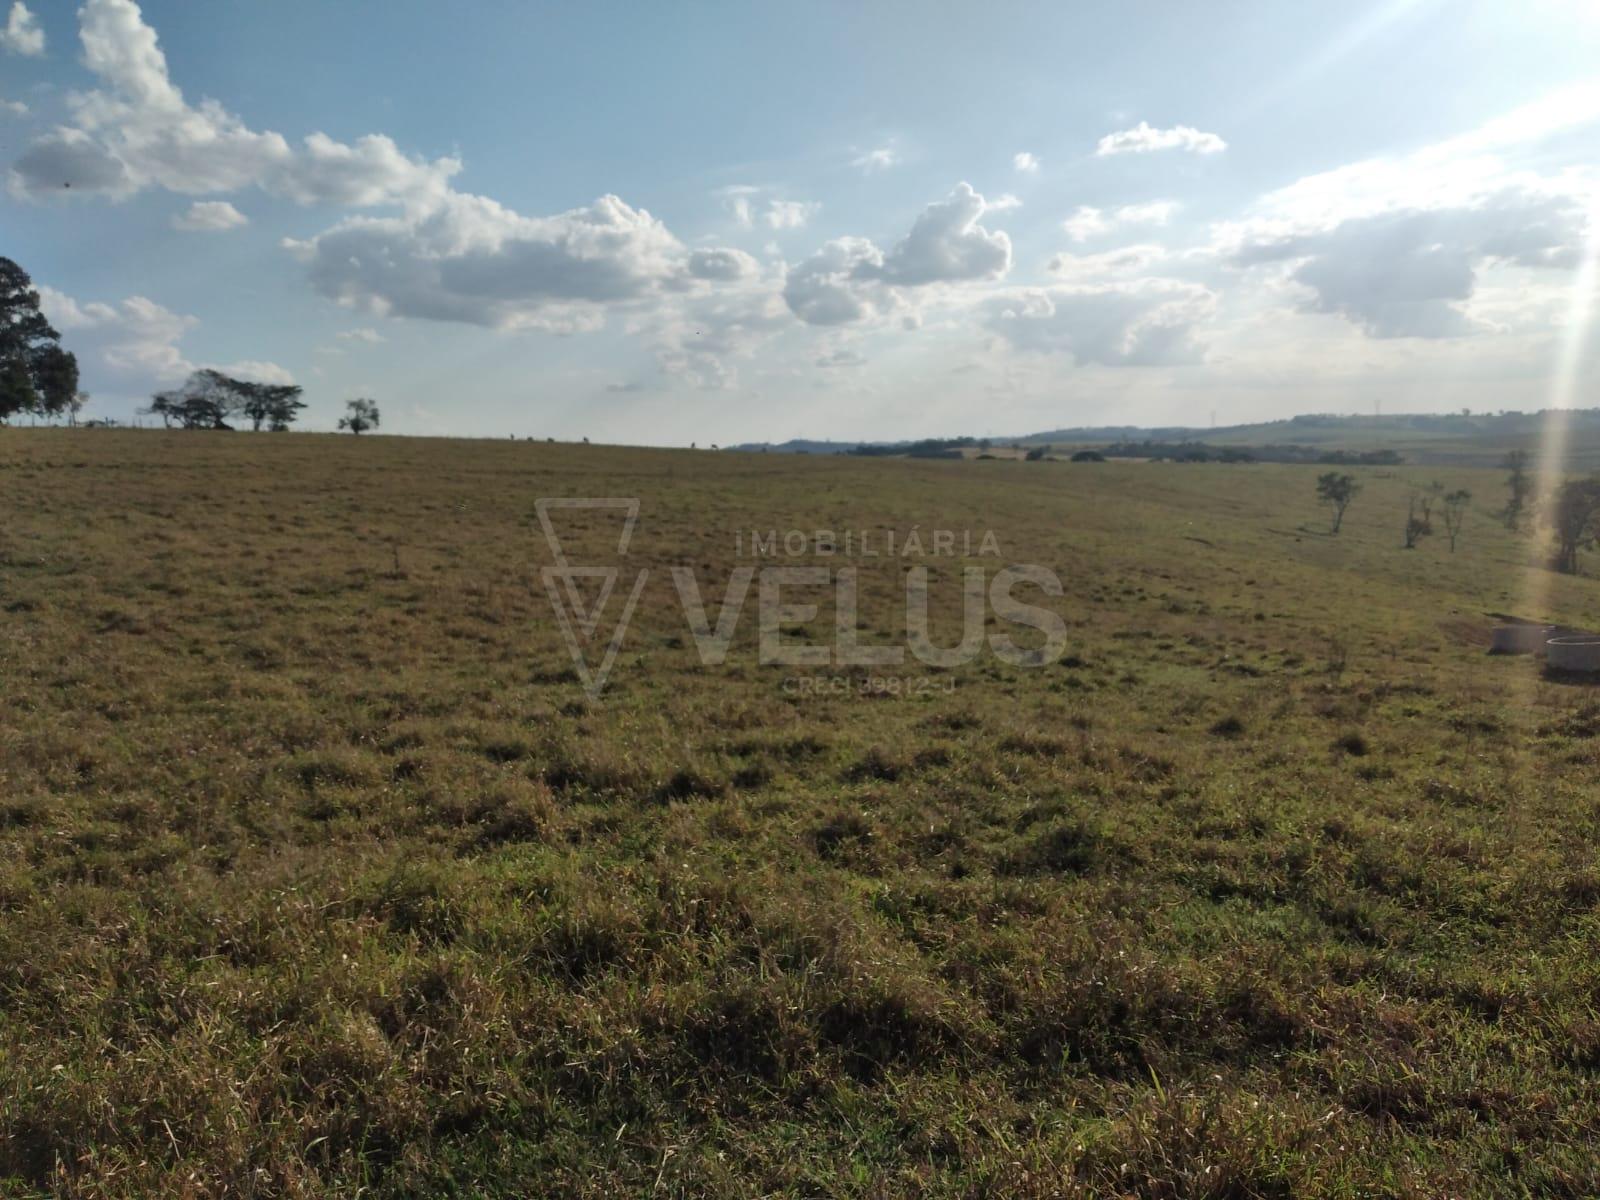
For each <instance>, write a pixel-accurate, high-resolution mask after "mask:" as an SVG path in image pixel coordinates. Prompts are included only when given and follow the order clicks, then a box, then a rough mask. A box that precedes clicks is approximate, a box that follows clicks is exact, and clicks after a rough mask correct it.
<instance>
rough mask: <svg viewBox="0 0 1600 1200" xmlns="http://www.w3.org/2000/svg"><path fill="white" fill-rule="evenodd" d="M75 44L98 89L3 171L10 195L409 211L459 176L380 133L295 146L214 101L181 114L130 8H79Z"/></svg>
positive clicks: (450, 165) (152, 39)
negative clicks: (242, 193) (238, 199)
mask: <svg viewBox="0 0 1600 1200" xmlns="http://www.w3.org/2000/svg"><path fill="white" fill-rule="evenodd" d="M13 15H15V10H13ZM79 35H80V38H81V40H82V43H83V61H84V65H85V66H86V67H88V69H89V70H90V71H91V72H93V73H94V75H95V76H96V77H97V78H98V79H99V81H100V84H101V86H100V87H99V88H97V89H95V90H92V91H88V92H82V93H73V94H72V95H70V96H69V98H68V110H69V112H70V114H71V118H72V119H71V122H70V123H69V124H65V125H61V126H58V127H57V128H56V129H54V130H52V131H51V132H50V133H47V134H45V135H44V136H43V137H41V138H39V139H38V140H36V141H35V142H34V143H33V144H32V145H31V146H30V147H29V148H28V149H27V150H26V151H25V152H24V153H23V155H22V156H21V157H20V158H19V159H18V160H17V161H16V162H15V163H14V164H13V165H12V168H11V172H10V188H11V191H12V193H13V194H14V195H17V196H23V197H30V198H35V199H37V198H42V197H45V196H52V195H60V194H63V193H64V192H66V191H67V190H69V189H70V190H71V191H73V192H74V193H77V194H83V193H85V192H88V193H103V194H107V195H111V196H114V197H120V196H127V195H132V194H133V193H135V192H138V191H141V190H144V189H146V188H164V189H166V190H168V191H173V192H178V193H181V194H185V195H206V194H216V193H223V192H234V191H239V190H241V189H243V188H247V187H260V188H263V189H265V190H266V191H269V192H271V193H273V194H275V195H281V196H286V197H288V198H290V199H292V200H294V201H296V202H298V203H302V204H315V203H329V204H345V205H375V204H391V203H395V204H399V203H418V202H425V201H427V200H429V199H433V198H437V197H438V196H440V195H442V194H443V193H444V192H445V191H446V190H447V188H448V181H449V179H450V177H451V176H452V175H454V174H455V173H456V172H457V171H458V170H460V166H461V164H460V163H459V162H458V161H457V160H455V159H451V158H441V159H438V160H436V161H433V162H427V161H425V160H422V159H415V158H410V157H408V156H406V155H404V154H402V153H401V152H400V150H399V149H398V147H396V145H395V144H394V142H393V141H392V140H391V139H389V138H388V137H385V136H384V135H382V134H369V135H367V136H365V137H362V138H358V139H357V140H356V141H355V142H354V143H349V144H347V143H342V142H337V141H335V140H334V139H332V138H330V137H328V136H326V135H325V134H322V133H312V134H311V135H310V136H308V137H306V138H305V139H303V141H302V142H301V144H300V145H299V146H293V145H291V144H290V143H289V141H288V140H287V139H286V138H284V137H283V135H282V134H278V133H273V132H271V131H257V130H253V129H250V128H249V127H248V126H247V125H245V123H244V122H243V121H241V120H240V119H239V118H238V117H236V116H234V115H233V114H231V113H229V112H228V111H227V110H226V109H224V108H223V107H222V105H221V104H219V103H218V102H217V101H215V100H202V101H200V102H199V103H198V104H191V103H190V102H189V101H188V100H187V99H185V97H184V95H183V92H182V91H181V90H180V89H179V88H178V87H177V86H176V85H175V84H174V83H173V82H172V79H171V77H170V75H169V73H168V70H167V60H166V56H165V55H164V54H163V53H162V51H161V47H160V45H159V44H158V42H157V40H156V34H155V30H154V29H152V28H151V27H150V26H149V25H147V24H145V22H144V17H143V14H142V13H141V11H140V9H139V6H138V5H137V4H136V3H134V2H133V0H87V2H86V3H85V4H84V6H83V8H82V9H81V10H80V12H79Z"/></svg>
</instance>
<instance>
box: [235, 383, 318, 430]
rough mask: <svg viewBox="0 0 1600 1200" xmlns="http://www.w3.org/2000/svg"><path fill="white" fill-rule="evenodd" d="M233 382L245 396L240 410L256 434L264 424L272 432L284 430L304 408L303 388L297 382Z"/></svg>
mask: <svg viewBox="0 0 1600 1200" xmlns="http://www.w3.org/2000/svg"><path fill="white" fill-rule="evenodd" d="M233 382H234V383H235V384H236V385H237V388H238V390H239V392H240V394H241V395H242V397H243V399H242V401H241V403H240V405H239V411H240V412H241V413H243V414H244V415H245V416H246V417H248V418H249V419H250V423H251V428H252V429H254V430H255V431H256V432H257V433H259V432H260V431H261V427H262V426H263V425H265V426H266V427H267V428H268V429H269V430H270V431H271V432H273V433H282V432H284V431H285V430H286V429H288V428H289V426H291V425H293V424H294V422H295V418H297V417H298V416H299V415H300V410H301V409H303V408H305V405H304V404H303V403H302V402H301V400H300V395H301V392H302V389H301V388H299V387H298V386H296V385H294V384H284V383H244V382H242V381H238V380H235V381H233Z"/></svg>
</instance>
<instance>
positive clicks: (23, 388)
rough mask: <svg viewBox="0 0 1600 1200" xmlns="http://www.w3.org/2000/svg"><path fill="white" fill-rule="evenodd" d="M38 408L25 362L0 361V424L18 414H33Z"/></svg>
mask: <svg viewBox="0 0 1600 1200" xmlns="http://www.w3.org/2000/svg"><path fill="white" fill-rule="evenodd" d="M38 406H39V393H38V392H36V391H34V390H33V377H32V376H31V375H30V374H29V373H28V364H27V360H26V359H23V358H20V357H15V358H6V359H0V424H3V423H5V422H6V421H9V420H10V419H11V418H12V417H14V416H16V415H17V414H18V413H24V412H33V411H34V410H35V409H37V408H38Z"/></svg>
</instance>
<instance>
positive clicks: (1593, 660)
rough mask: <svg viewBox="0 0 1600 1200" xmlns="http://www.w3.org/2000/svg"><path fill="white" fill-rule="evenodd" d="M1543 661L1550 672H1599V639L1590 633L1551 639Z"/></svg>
mask: <svg viewBox="0 0 1600 1200" xmlns="http://www.w3.org/2000/svg"><path fill="white" fill-rule="evenodd" d="M1545 661H1546V662H1547V663H1548V664H1549V667H1550V669H1551V670H1552V671H1573V672H1584V673H1586V674H1592V673H1594V672H1597V671H1600V637H1596V636H1595V635H1594V634H1592V633H1590V634H1578V635H1573V636H1568V637H1553V638H1551V639H1550V642H1549V645H1548V646H1547V647H1546V660H1545Z"/></svg>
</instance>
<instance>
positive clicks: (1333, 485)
mask: <svg viewBox="0 0 1600 1200" xmlns="http://www.w3.org/2000/svg"><path fill="white" fill-rule="evenodd" d="M1360 492H1361V485H1360V484H1359V483H1357V482H1356V480H1355V476H1353V475H1344V474H1341V473H1340V472H1338V471H1329V472H1327V473H1326V474H1323V475H1318V476H1317V501H1318V503H1320V504H1325V505H1327V506H1328V507H1329V508H1331V509H1333V525H1332V527H1331V528H1330V529H1329V530H1328V532H1329V533H1333V534H1337V533H1338V532H1339V526H1340V525H1342V524H1344V511H1345V509H1347V508H1349V507H1350V502H1351V501H1352V500H1354V499H1355V498H1356V496H1358V495H1359V494H1360Z"/></svg>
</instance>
